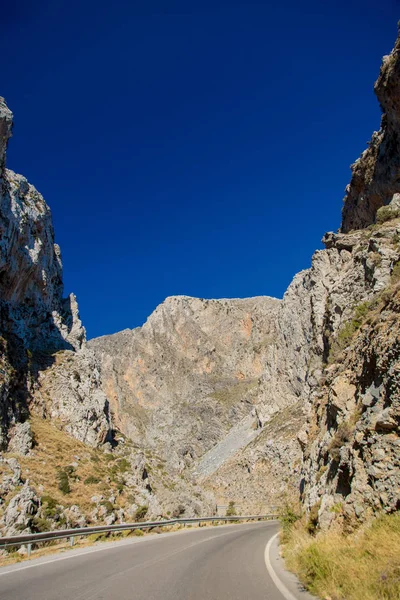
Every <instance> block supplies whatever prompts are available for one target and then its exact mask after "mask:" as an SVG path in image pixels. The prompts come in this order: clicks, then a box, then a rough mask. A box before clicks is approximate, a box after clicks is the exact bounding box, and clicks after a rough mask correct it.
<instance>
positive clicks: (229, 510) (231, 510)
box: [226, 500, 236, 517]
mask: <svg viewBox="0 0 400 600" xmlns="http://www.w3.org/2000/svg"><path fill="white" fill-rule="evenodd" d="M226 516H227V517H235V516H236V508H235V503H234V501H233V500H231V501H230V502H229V504H228V508H227V509H226Z"/></svg>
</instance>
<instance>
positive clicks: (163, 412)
mask: <svg viewBox="0 0 400 600" xmlns="http://www.w3.org/2000/svg"><path fill="white" fill-rule="evenodd" d="M399 50H400V40H399V39H398V40H397V42H396V45H395V48H394V50H393V52H392V53H391V55H390V56H387V57H384V60H383V64H382V68H381V73H380V75H379V78H378V80H377V83H376V84H375V91H376V94H377V97H378V100H379V102H380V104H381V107H382V110H383V116H382V123H381V129H380V130H379V131H378V132H375V133H374V134H373V136H372V139H371V142H370V144H369V147H368V148H367V150H365V152H363V154H362V155H361V157H360V158H359V159H358V160H357V161H356V162H355V164H354V165H353V167H352V179H351V182H350V184H349V186H348V187H347V190H346V197H345V199H344V207H343V221H342V226H341V229H340V231H339V232H338V233H332V232H330V233H327V234H325V236H324V238H323V242H324V245H325V249H324V250H319V251H317V252H316V253H315V254H314V256H313V259H312V265H311V267H310V268H309V269H307V270H304V271H301V272H300V273H298V274H297V275H296V276H295V277H294V279H293V281H292V283H291V284H290V286H289V288H288V289H287V291H286V293H285V295H284V297H283V299H282V300H278V299H275V298H270V297H268V296H263V297H256V298H247V299H220V300H206V299H199V298H191V297H187V296H172V297H169V298H167V299H166V300H165V301H164V302H163V303H162V304H161V305H160V306H159V307H158V308H157V309H156V310H155V311H154V312H153V314H152V315H150V317H149V318H148V320H147V322H146V323H145V324H144V325H143V327H140V328H136V329H133V330H129V329H126V330H124V331H121V332H119V333H115V334H114V335H110V336H103V337H101V338H97V339H94V340H90V341H89V342H87V341H86V334H85V330H84V327H83V325H82V323H81V320H80V317H79V312H78V304H77V300H76V298H75V296H74V295H73V294H71V295H70V296H68V297H67V298H63V282H62V263H61V254H60V249H59V247H58V246H57V244H55V240H54V232H53V227H52V221H51V213H50V209H49V207H48V206H47V204H46V203H45V201H44V199H43V197H42V196H41V195H40V193H39V192H37V191H36V189H35V188H34V187H33V186H32V185H30V184H29V183H28V182H27V180H26V179H25V178H24V177H23V176H21V175H17V174H15V173H14V172H12V171H10V170H8V169H7V168H6V150H7V144H8V140H9V138H10V136H11V131H12V119H13V117H12V114H11V112H10V110H9V108H8V107H7V105H6V103H5V101H4V100H3V99H1V100H0V170H1V171H0V186H1V210H0V236H1V242H0V310H1V312H0V336H1V337H0V344H1V356H0V361H1V364H0V377H1V379H0V393H1V396H0V447H1V450H2V456H1V459H0V475H1V478H2V479H1V482H0V519H1V521H0V527H1V529H2V535H13V534H16V533H17V532H30V531H39V530H47V529H49V528H50V529H51V528H58V527H64V526H66V525H67V526H75V525H85V524H94V523H98V522H106V523H114V522H117V521H124V520H128V519H131V520H132V519H135V518H140V517H143V516H145V515H147V516H149V517H154V518H157V517H162V516H169V515H175V516H179V515H186V516H195V515H204V514H206V513H208V514H214V513H215V510H216V507H217V505H226V504H228V502H230V501H233V502H235V504H236V505H237V506H238V508H239V509H240V511H241V512H246V511H256V512H257V511H262V510H265V509H266V508H267V507H270V506H275V505H280V504H281V503H282V502H283V501H284V500H285V498H287V497H288V496H291V497H296V496H300V497H301V499H302V502H303V503H304V505H305V507H306V509H307V510H308V511H311V510H313V511H314V513H316V515H317V516H316V519H317V522H318V526H319V527H320V528H321V529H324V528H325V529H326V528H329V527H330V526H332V524H333V523H336V524H338V525H341V526H344V527H348V528H355V527H357V526H358V525H359V524H361V523H363V522H365V521H367V520H368V519H369V518H370V517H372V516H373V515H375V514H379V513H380V512H382V511H384V512H387V513H390V512H394V511H396V510H398V509H399V503H400V498H399V484H400V464H399V457H400V437H399V429H400V394H399V387H400V362H399V354H400V347H399V344H400V342H399V339H400V338H399V309H400V262H399V261H400V148H399V139H400V103H399V97H400V96H399V93H398V92H399V86H400V59H399ZM266 291H268V290H266ZM338 505H340V510H332V508H333V507H337V506H338Z"/></svg>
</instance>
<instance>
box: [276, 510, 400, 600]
mask: <svg viewBox="0 0 400 600" xmlns="http://www.w3.org/2000/svg"><path fill="white" fill-rule="evenodd" d="M283 541H284V556H285V559H286V563H287V566H288V567H289V568H290V569H291V570H292V571H294V572H295V573H296V574H297V575H298V576H299V578H300V579H301V581H302V582H303V583H304V585H306V587H307V588H308V589H309V590H310V591H311V592H312V593H314V594H316V595H318V596H320V597H321V598H329V599H330V600H399V598H400V514H399V513H397V514H393V515H383V516H381V517H379V518H377V519H376V520H374V521H373V522H372V523H371V524H370V525H369V526H368V527H366V528H365V529H363V530H359V531H358V532H356V533H355V534H352V535H351V536H345V535H343V534H342V533H340V532H335V531H328V532H327V533H324V534H319V535H317V536H316V537H313V536H312V535H310V534H309V533H307V531H306V528H305V526H304V522H303V521H302V520H300V521H297V522H296V523H294V524H293V525H292V527H290V529H286V530H285V533H284V540H283Z"/></svg>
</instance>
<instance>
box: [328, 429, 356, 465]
mask: <svg viewBox="0 0 400 600" xmlns="http://www.w3.org/2000/svg"><path fill="white" fill-rule="evenodd" d="M352 434H353V427H352V426H351V425H350V423H348V422H347V421H344V422H343V423H341V424H340V425H339V427H338V428H337V430H336V432H335V435H334V436H333V438H332V441H331V443H330V445H329V449H328V452H329V454H330V456H331V459H332V460H333V461H335V462H339V458H340V449H341V447H342V446H344V444H347V443H348V442H349V441H350V440H351V436H352Z"/></svg>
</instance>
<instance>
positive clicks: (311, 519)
mask: <svg viewBox="0 0 400 600" xmlns="http://www.w3.org/2000/svg"><path fill="white" fill-rule="evenodd" d="M320 506H321V502H317V503H316V504H314V505H313V506H312V507H311V508H310V512H309V513H308V519H307V524H306V529H307V531H308V533H310V534H311V535H315V533H316V532H317V528H318V511H319V509H320Z"/></svg>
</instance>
